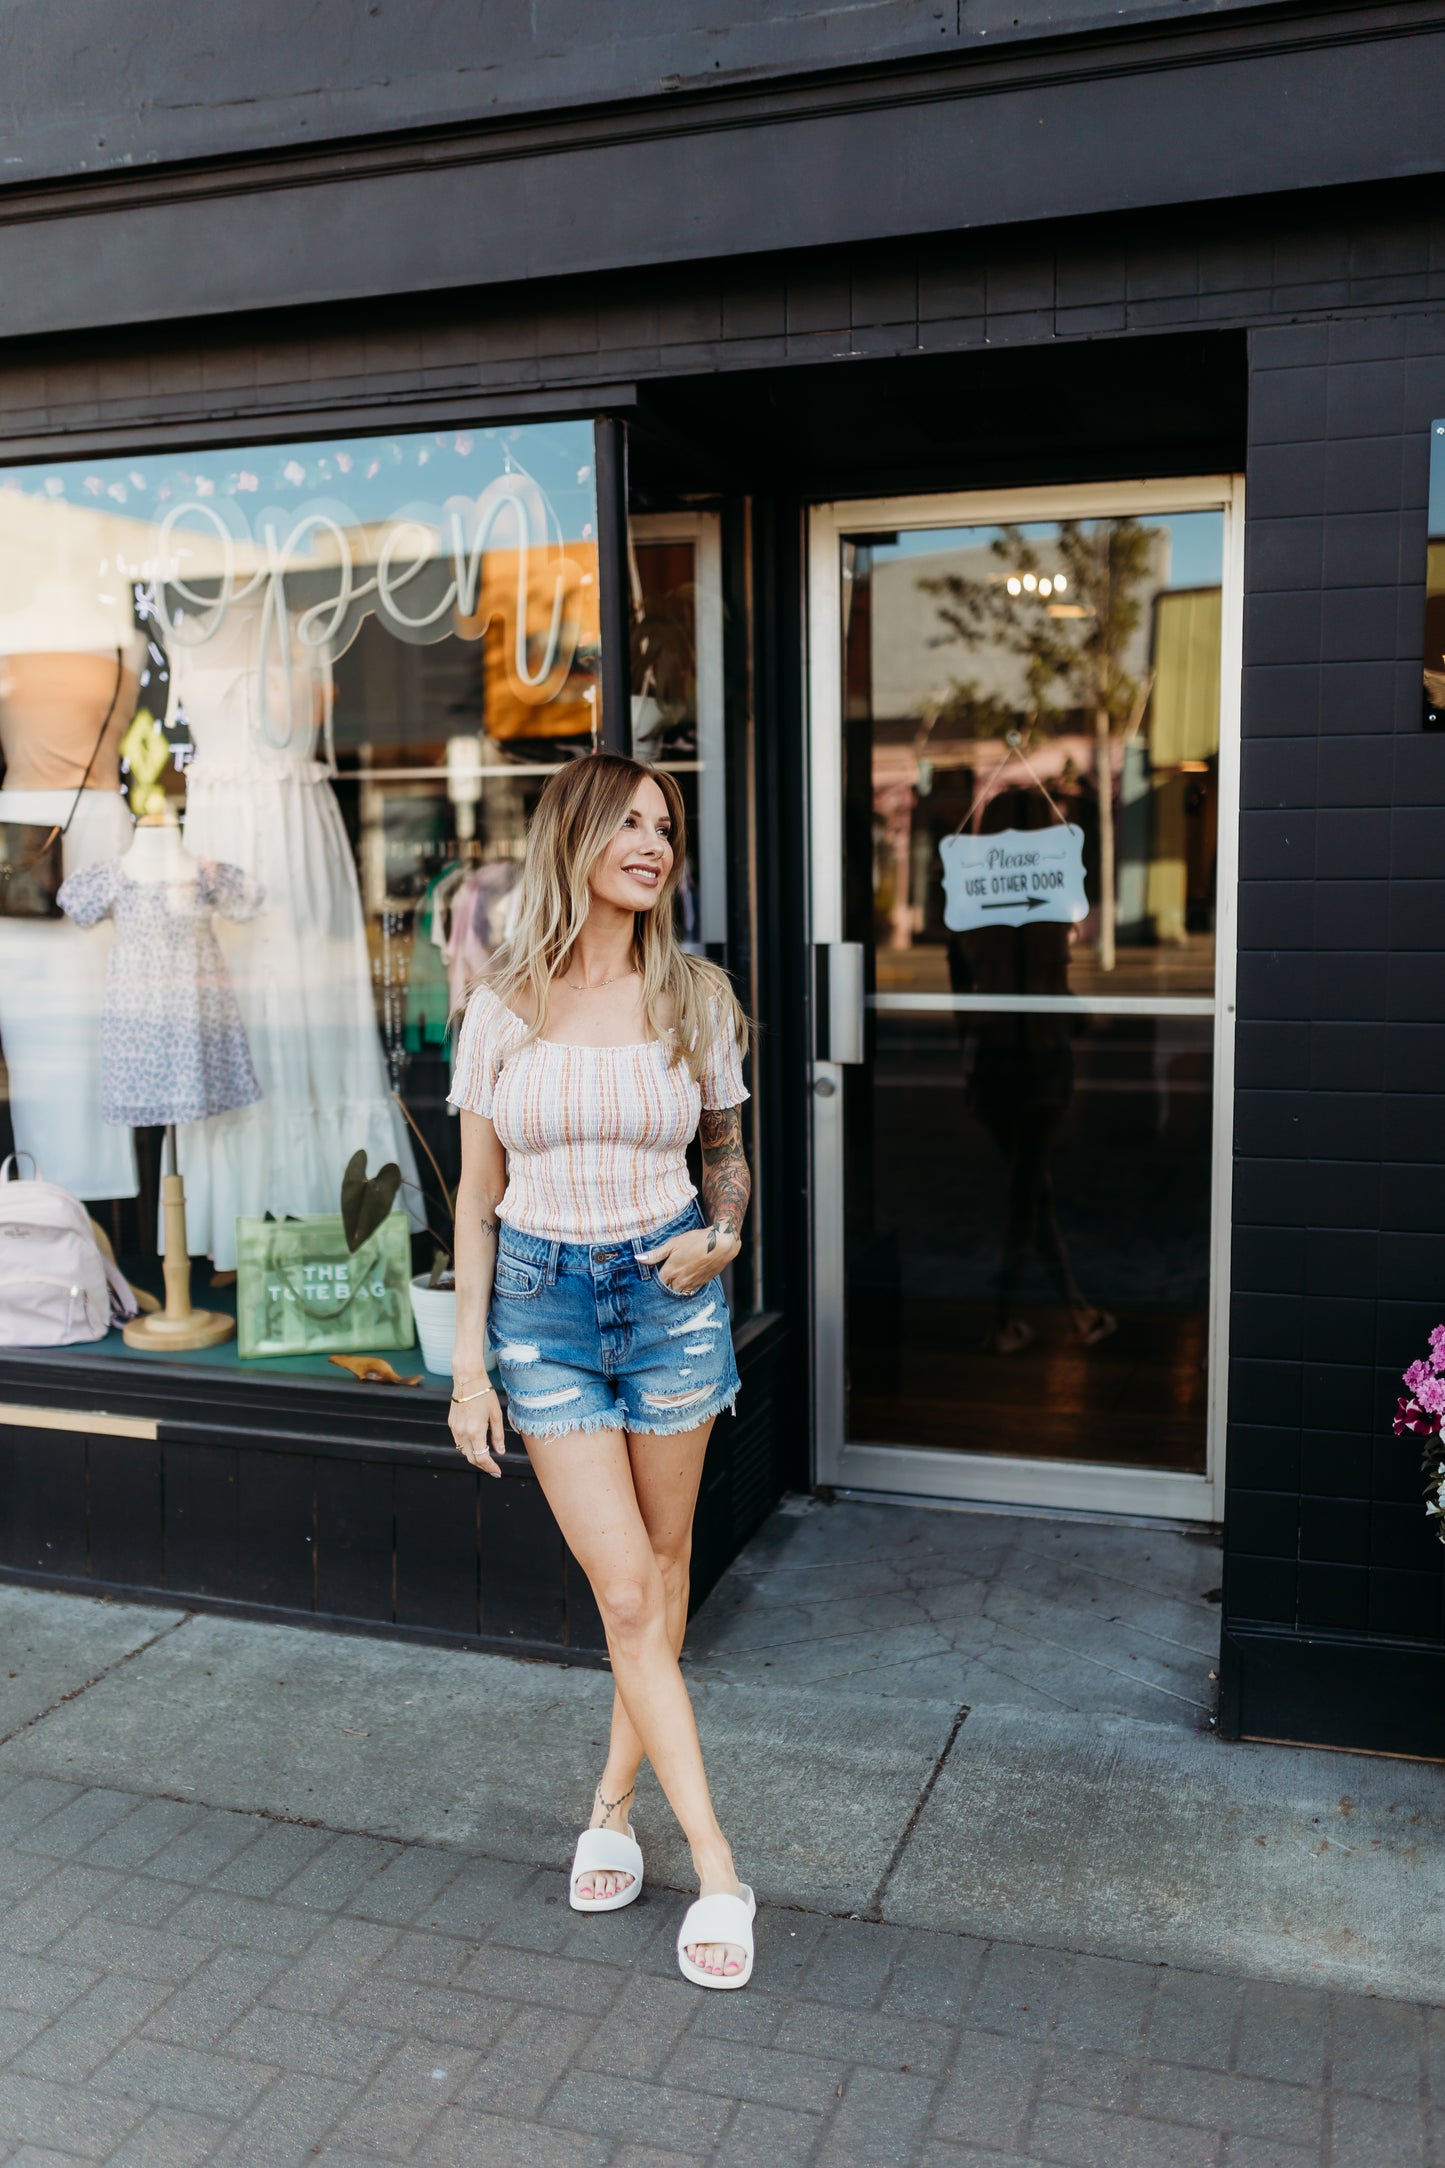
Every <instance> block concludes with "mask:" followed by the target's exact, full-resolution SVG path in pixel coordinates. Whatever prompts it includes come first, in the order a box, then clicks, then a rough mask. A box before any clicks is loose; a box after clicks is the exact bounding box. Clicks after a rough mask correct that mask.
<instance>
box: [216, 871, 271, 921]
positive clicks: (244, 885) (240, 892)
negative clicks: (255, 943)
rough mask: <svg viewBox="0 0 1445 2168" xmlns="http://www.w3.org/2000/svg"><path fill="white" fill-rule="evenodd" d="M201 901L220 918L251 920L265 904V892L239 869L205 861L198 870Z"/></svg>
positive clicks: (256, 882)
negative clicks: (218, 914)
mask: <svg viewBox="0 0 1445 2168" xmlns="http://www.w3.org/2000/svg"><path fill="white" fill-rule="evenodd" d="M199 886H200V891H201V901H202V902H203V903H208V904H210V906H211V908H212V909H213V910H215V911H219V912H220V914H221V916H222V918H232V919H247V918H254V917H255V916H256V913H257V912H258V911H259V910H260V908H261V906H262V904H263V903H264V902H265V900H266V891H265V890H264V889H263V888H262V887H261V885H260V883H259V882H258V881H253V880H252V879H251V878H250V876H249V875H248V874H245V873H243V872H242V871H241V868H240V867H239V866H228V865H227V864H226V863H225V862H224V861H223V860H217V859H207V860H206V861H205V862H204V863H203V864H202V866H201V875H200V883H199Z"/></svg>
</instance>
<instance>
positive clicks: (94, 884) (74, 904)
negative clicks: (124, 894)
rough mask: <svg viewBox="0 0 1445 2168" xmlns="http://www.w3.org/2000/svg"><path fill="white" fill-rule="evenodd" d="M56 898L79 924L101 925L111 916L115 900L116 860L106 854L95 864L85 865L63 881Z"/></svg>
mask: <svg viewBox="0 0 1445 2168" xmlns="http://www.w3.org/2000/svg"><path fill="white" fill-rule="evenodd" d="M55 900H56V902H57V903H58V904H59V905H60V908H61V910H62V911H63V912H64V913H65V915H66V917H67V918H68V919H71V920H73V921H74V923H75V924H76V925H77V926H97V925H99V923H100V921H101V920H102V919H103V918H108V917H109V916H110V912H111V907H112V905H113V904H114V902H115V860H114V859H112V858H102V859H99V860H98V861H97V862H96V864H95V865H93V866H82V867H81V869H80V871H79V872H78V873H72V874H71V876H70V878H69V879H68V880H65V881H62V882H61V884H60V888H59V890H58V892H57V894H56V898H55Z"/></svg>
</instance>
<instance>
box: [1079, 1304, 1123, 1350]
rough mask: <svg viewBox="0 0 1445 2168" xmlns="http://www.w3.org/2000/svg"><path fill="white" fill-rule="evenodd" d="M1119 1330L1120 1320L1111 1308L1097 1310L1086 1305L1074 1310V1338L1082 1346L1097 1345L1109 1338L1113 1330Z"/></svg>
mask: <svg viewBox="0 0 1445 2168" xmlns="http://www.w3.org/2000/svg"><path fill="white" fill-rule="evenodd" d="M1118 1330H1119V1320H1118V1318H1117V1317H1115V1316H1114V1314H1113V1312H1112V1311H1111V1310H1095V1309H1094V1308H1092V1307H1091V1306H1090V1307H1085V1308H1082V1309H1078V1310H1075V1312H1074V1338H1075V1339H1076V1340H1077V1341H1078V1342H1079V1344H1080V1346H1081V1347H1097V1346H1098V1344H1099V1342H1100V1341H1101V1340H1107V1339H1108V1337H1109V1335H1110V1333H1111V1332H1117V1331H1118Z"/></svg>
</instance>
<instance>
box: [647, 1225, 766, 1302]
mask: <svg viewBox="0 0 1445 2168" xmlns="http://www.w3.org/2000/svg"><path fill="white" fill-rule="evenodd" d="M741 1248H742V1244H741V1242H740V1241H739V1240H738V1238H737V1236H736V1235H735V1234H734V1233H733V1231H732V1229H731V1228H730V1227H690V1228H689V1229H688V1231H687V1233H686V1234H682V1235H674V1236H673V1237H672V1239H671V1241H669V1242H661V1243H659V1244H658V1246H657V1248H656V1249H655V1250H642V1251H640V1252H639V1254H638V1263H639V1264H643V1265H655V1266H656V1267H657V1276H658V1278H659V1279H660V1280H661V1282H662V1284H663V1286H664V1287H666V1288H670V1289H671V1291H672V1293H673V1294H674V1295H696V1294H698V1293H700V1291H701V1290H702V1289H703V1288H704V1287H706V1286H707V1284H708V1281H709V1280H715V1279H716V1278H717V1276H718V1274H719V1273H720V1272H724V1271H726V1269H727V1267H728V1266H729V1265H730V1264H731V1263H732V1261H733V1259H734V1258H735V1257H736V1256H737V1254H738V1252H739V1251H740V1250H741Z"/></svg>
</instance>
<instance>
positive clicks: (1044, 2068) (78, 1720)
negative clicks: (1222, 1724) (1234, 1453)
mask: <svg viewBox="0 0 1445 2168" xmlns="http://www.w3.org/2000/svg"><path fill="white" fill-rule="evenodd" d="M1217 1567H1218V1555H1217V1552H1214V1551H1212V1550H1211V1549H1210V1547H1209V1546H1208V1545H1207V1544H1205V1543H1202V1542H1200V1541H1198V1540H1196V1539H1192V1538H1189V1537H1183V1536H1167V1535H1166V1536H1160V1535H1158V1534H1157V1533H1155V1532H1145V1531H1139V1530H1119V1529H1096V1528H1078V1527H1066V1526H1061V1524H1058V1523H1047V1522H1042V1521H1029V1520H1018V1519H1006V1518H1004V1517H1002V1516H982V1515H960V1514H947V1513H927V1512H923V1511H902V1510H900V1509H893V1508H883V1507H879V1508H873V1507H863V1506H853V1505H839V1506H836V1507H833V1508H812V1507H809V1508H806V1509H799V1508H792V1509H788V1510H785V1511H784V1512H782V1513H781V1514H780V1515H778V1516H776V1517H775V1519H774V1521H773V1522H772V1523H771V1524H770V1525H769V1527H768V1528H767V1529H766V1530H765V1531H764V1532H763V1534H762V1536H761V1537H760V1538H759V1540H758V1541H757V1543H756V1544H755V1545H754V1546H752V1547H751V1549H750V1551H749V1553H747V1554H745V1557H744V1558H743V1559H742V1560H741V1561H739V1563H738V1565H737V1567H736V1568H735V1569H734V1570H733V1572H732V1573H731V1574H730V1575H729V1576H728V1578H727V1580H726V1581H725V1582H724V1583H723V1585H722V1586H721V1588H720V1589H719V1590H718V1591H717V1593H716V1595H715V1596H714V1598H713V1600H712V1601H711V1602H710V1603H709V1605H708V1606H706V1607H705V1609H704V1611H703V1613H702V1614H701V1616H700V1618H699V1620H698V1621H697V1622H696V1623H695V1629H694V1632H693V1634H692V1636H691V1657H690V1661H691V1664H692V1668H693V1674H694V1678H695V1681H696V1694H697V1700H698V1704H699V1715H700V1721H701V1724H702V1728H703V1732H704V1736H705V1740H706V1743H707V1747H708V1752H709V1761H710V1767H711V1768H712V1770H713V1772H714V1776H715V1780H716V1785H717V1790H718V1793H719V1796H720V1801H721V1804H722V1811H723V1815H724V1819H725V1822H726V1823H727V1824H728V1826H729V1827H730V1828H731V1830H732V1831H733V1832H734V1834H735V1838H736V1841H737V1844H738V1850H739V1858H740V1864H741V1865H742V1867H743V1871H744V1872H745V1873H747V1874H748V1875H749V1877H750V1879H752V1880H753V1881H754V1883H755V1885H756V1886H757V1887H758V1890H759V1894H760V1896H761V1897H762V1899H763V1900H764V1906H763V1913H762V1918H761V1925H760V1931H759V1962H758V1974H757V1977H756V1979H755V1981H754V1984H753V1986H752V1987H751V1988H750V1989H749V1990H748V1991H747V1992H746V1993H745V1994H743V1995H741V1996H724V1995H707V1994H705V1993H700V1992H699V1991H697V1990H692V1989H688V1988H686V1987H685V1986H684V1985H683V1983H682V1982H680V1981H679V1980H678V1979H677V1978H676V1975H675V1972H674V1970H673V1964H672V1954H671V1942H672V1936H673V1934H674V1933H675V1930H676V1924H677V1920H678V1918H679V1917H680V1914H681V1909H682V1905H681V1898H680V1896H679V1895H677V1894H674V1892H680V1891H681V1890H683V1889H684V1888H685V1886H686V1874H685V1868H686V1861H685V1859H684V1857H683V1855H682V1851H681V1848H680V1846H679V1844H678V1841H677V1839H676V1836H675V1833H674V1832H673V1831H672V1830H671V1828H670V1825H669V1818H668V1817H667V1815H666V1812H665V1810H664V1808H663V1807H662V1804H661V1802H660V1801H659V1800H657V1798H656V1795H655V1794H651V1795H649V1796H646V1797H644V1799H643V1800H642V1801H641V1803H640V1806H639V1814H638V1822H639V1828H640V1831H641V1833H642V1836H643V1839H644V1844H645V1848H646V1851H647V1857H648V1877H649V1879H648V1888H647V1890H646V1892H645V1893H644V1896H643V1898H642V1900H641V1901H640V1902H639V1903H638V1904H637V1905H636V1906H634V1907H633V1908H631V1909H630V1910H629V1911H627V1912H624V1913H621V1914H618V1915H615V1916H613V1917H611V1918H603V1919H598V1920H578V1919H577V1917H576V1916H575V1915H573V1914H572V1913H571V1912H570V1911H569V1910H568V1908H567V1905H566V1897H565V1882H564V1879H563V1876H562V1874H561V1873H560V1871H559V1869H560V1866H561V1864H562V1862H564V1861H565V1859H566V1857H567V1856H568V1852H569V1850H570V1845H571V1842H572V1838H573V1835H574V1834H575V1817H576V1816H577V1814H578V1812H579V1811H580V1810H581V1807H582V1804H583V1802H584V1801H585V1799H586V1797H587V1795H588V1793H589V1792H590V1785H591V1780H592V1777H593V1775H594V1774H595V1766H596V1760H597V1756H598V1754H599V1752H600V1742H601V1740H602V1737H603V1735H604V1726H605V1721H606V1711H607V1702H608V1694H609V1685H608V1681H607V1680H606V1679H605V1677H603V1676H601V1675H599V1674H596V1673H590V1672H581V1671H568V1670H564V1669H559V1668H556V1667H552V1666H546V1665H531V1664H519V1663H511V1662H508V1661H506V1660H504V1659H499V1658H491V1657H478V1656H471V1655H465V1654H461V1653H453V1652H446V1651H437V1650H432V1649H419V1648H411V1647H408V1646H404V1645H399V1644H395V1643H387V1642H381V1641H374V1640H361V1639H357V1640H351V1639H344V1638H339V1637H332V1636H327V1635H323V1634H315V1633H308V1632H304V1631H301V1630H298V1629H290V1628H277V1627H264V1626H256V1625H249V1624H242V1623H237V1622H233V1621H223V1620H218V1619H214V1618H207V1617H199V1616H190V1615H187V1614H184V1613H180V1612H174V1611H164V1610H139V1609H128V1608H126V1607H123V1606H117V1605H108V1604H97V1603H92V1602H88V1601H86V1600H84V1599H79V1598H70V1597H57V1596H50V1595H40V1594H35V1593H31V1592H25V1591H20V1590H14V1589H10V1590H4V1591H0V1634H3V1649H4V1662H3V1665H0V1736H3V1744H0V1837H3V1843H4V1850H3V1851H0V1900H3V1904H4V1910H3V1911H0V2147H4V2146H7V2145H8V2146H10V2147H12V2148H15V2149H16V2150H14V2151H13V2153H12V2154H11V2155H9V2156H6V2157H11V2158H14V2159H15V2160H17V2161H23V2162H24V2163H25V2164H26V2168H40V2164H41V2163H43V2162H47V2161H49V2162H59V2161H64V2160H72V2159H75V2160H80V2159H83V2160H98V2159H104V2160H108V2161H115V2162H118V2163H123V2164H127V2168H129V2164H131V2163H135V2164H145V2168H152V2164H154V2168H166V2164H167V2163H170V2162H176V2163H182V2162H192V2161H195V2162H199V2161H202V2160H217V2161H229V2162H236V2163H241V2164H244V2168H261V2164H266V2163H271V2162H277V2163H288V2164H289V2163H297V2164H298V2168H299V2164H300V2163H302V2162H311V2161H315V2160H322V2161H326V2162H329V2163H331V2164H332V2168H342V2164H351V2168H357V2164H359V2163H361V2162H362V2161H370V2162H372V2163H373V2164H375V2163H377V2162H387V2161H409V2160H413V2159H414V2160H424V2161H428V2162H443V2161H450V2160H456V2161H462V2160H465V2161H468V2162H471V2163H479V2164H482V2168H490V2164H491V2163H493V2162H495V2163H498V2164H499V2168H507V2164H510V2163H512V2162H518V2163H520V2162H537V2163H550V2162H554V2161H556V2162H584V2161H585V2162H593V2161H595V2162H598V2163H602V2162H606V2163H609V2164H611V2168H644V2164H645V2163H651V2164H654V2168H661V2164H662V2163H663V2162H669V2163H686V2162H688V2161H690V2160H698V2161H708V2162H730V2161H734V2160H737V2161H742V2160H746V2161H748V2162H750V2163H755V2162H761V2163H771V2162H773V2161H777V2162H779V2163H785V2162H788V2161H793V2160H798V2161H820V2162H828V2163H831V2164H842V2163H854V2162H856V2163H859V2164H860V2168H861V2164H868V2163H872V2162H875V2161H877V2162H882V2161H887V2162H888V2163H890V2168H911V2164H912V2163H915V2162H916V2163H920V2164H927V2168H947V2164H951V2168H964V2164H965V2163H971V2164H972V2168H980V2164H981V2163H988V2162H1002V2161H1016V2160H1047V2161H1056V2162H1060V2163H1076V2164H1078V2168H1089V2164H1092V2163H1095V2162H1097V2163H1099V2164H1101V2168H1105V2164H1107V2168H1114V2164H1116V2163H1118V2164H1121V2168H1129V2164H1131V2163H1135V2162H1137V2163H1140V2164H1147V2168H1154V2164H1156V2163H1170V2162H1178V2163H1181V2164H1185V2163H1187V2164H1192V2163H1196V2162H1199V2163H1209V2164H1211V2168H1267V2164H1281V2163H1286V2162H1293V2163H1308V2162H1319V2163H1328V2164H1329V2168H1344V2164H1347V2163H1352V2162H1354V2161H1357V2160H1358V2161H1361V2162H1363V2161H1366V2160H1368V2161H1369V2162H1370V2164H1371V2168H1394V2164H1395V2163H1397V2162H1398V2163H1400V2164H1401V2168H1405V2164H1412V2168H1413V2164H1421V2168H1424V2164H1426V2163H1430V2164H1432V2168H1445V2017H1442V2014H1441V2013H1440V2012H1438V2011H1436V2010H1435V2009H1434V2008H1433V2007H1429V2006H1431V2005H1433V2004H1434V2003H1436V2002H1437V2001H1439V2000H1440V1999H1441V1980H1442V1965H1441V1960H1440V1956H1439V1952H1440V1948H1441V1931H1440V1930H1441V1917H1442V1906H1441V1890H1442V1878H1441V1874H1440V1869H1439V1864H1438V1862H1439V1857H1440V1847H1439V1833H1440V1832H1439V1819H1440V1802H1439V1796H1438V1795H1439V1791H1440V1780H1439V1774H1438V1772H1436V1771H1435V1770H1433V1769H1427V1768H1422V1767H1419V1766H1417V1765H1412V1764H1406V1763H1394V1762H1371V1761H1367V1760H1365V1759H1363V1758H1360V1757H1354V1756H1348V1757H1347V1756H1338V1755H1327V1754H1304V1753H1291V1752H1284V1751H1281V1750H1276V1749H1264V1748H1238V1747H1225V1746H1223V1745H1222V1744H1221V1743H1220V1742H1219V1741H1217V1740H1216V1739H1215V1738H1213V1737H1212V1735H1211V1734H1210V1732H1209V1730H1208V1692H1209V1676H1208V1675H1209V1670H1210V1667H1211V1653H1210V1643H1211V1638H1217V1628H1216V1626H1215V1623H1214V1622H1215V1619H1216V1618H1217V1612H1216V1611H1215V1609H1214V1607H1213V1605H1212V1604H1211V1603H1210V1600H1209V1598H1210V1593H1211V1585H1212V1582H1213V1578H1214V1574H1215V1573H1216V1572H1217ZM950 1684H951V1685H952V1686H953V1687H954V1688H955V1689H956V1692H957V1698H952V1697H951V1696H949V1695H948V1694H945V1693H943V1692H941V1691H940V1689H941V1688H943V1687H945V1686H948V1685H950ZM1366 1989H1367V1990H1371V1991H1372V1993H1370V1994H1368V1995H1367V1994H1363V1993H1361V1992H1360V1991H1361V1990H1366ZM1432 2088H1433V2089H1432Z"/></svg>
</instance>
